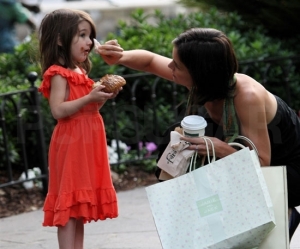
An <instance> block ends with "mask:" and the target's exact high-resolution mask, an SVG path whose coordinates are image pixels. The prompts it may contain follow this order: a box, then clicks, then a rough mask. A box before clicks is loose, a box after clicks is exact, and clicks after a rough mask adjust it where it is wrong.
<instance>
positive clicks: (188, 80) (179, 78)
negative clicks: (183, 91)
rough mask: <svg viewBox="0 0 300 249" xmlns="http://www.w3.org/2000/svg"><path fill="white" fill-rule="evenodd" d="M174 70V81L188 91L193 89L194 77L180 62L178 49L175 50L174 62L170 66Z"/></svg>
mask: <svg viewBox="0 0 300 249" xmlns="http://www.w3.org/2000/svg"><path fill="white" fill-rule="evenodd" d="M168 67H169V68H170V69H171V70H172V74H173V81H174V82H175V83H177V84H180V85H183V86H185V87H187V88H188V89H191V88H192V86H193V80H192V77H191V75H190V73H189V71H188V69H187V68H186V67H185V65H184V64H183V63H181V61H180V60H179V57H178V53H177V48H176V47H174V48H173V60H172V62H171V63H170V64H169V65H168Z"/></svg>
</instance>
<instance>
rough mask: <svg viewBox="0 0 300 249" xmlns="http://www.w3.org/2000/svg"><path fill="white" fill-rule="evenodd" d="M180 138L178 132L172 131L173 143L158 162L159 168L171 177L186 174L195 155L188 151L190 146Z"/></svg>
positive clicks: (171, 142) (170, 143)
mask: <svg viewBox="0 0 300 249" xmlns="http://www.w3.org/2000/svg"><path fill="white" fill-rule="evenodd" d="M180 137H181V134H179V133H178V132H177V131H171V141H170V142H169V144H168V146H167V147H166V149H165V151H164V153H163V154H162V156H161V157H160V159H159V160H158V162H157V166H158V167H159V168H160V169H162V170H163V171H164V172H166V173H167V174H168V175H170V176H171V177H177V176H180V175H183V174H185V173H186V171H187V169H188V166H189V163H190V160H191V157H192V156H193V154H194V151H191V150H186V148H187V147H188V146H189V145H190V144H189V143H188V142H185V141H183V140H180Z"/></svg>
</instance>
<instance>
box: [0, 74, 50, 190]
mask: <svg viewBox="0 0 300 249" xmlns="http://www.w3.org/2000/svg"><path fill="white" fill-rule="evenodd" d="M36 79H37V74H36V73H31V74H29V76H28V80H29V82H30V84H31V86H30V88H29V89H28V90H20V91H14V92H9V93H4V94H0V100H1V104H0V105H1V106H0V127H1V130H0V131H1V133H0V134H1V138H2V139H1V140H0V141H1V144H0V147H2V150H3V158H2V163H3V164H4V165H5V168H6V179H7V180H6V181H5V182H0V188H2V187H7V186H11V185H15V184H21V183H23V182H28V181H32V180H41V181H42V185H43V190H44V191H45V192H46V191H47V182H48V181H47V179H48V173H47V168H48V167H47V158H46V147H45V142H44V133H43V123H42V115H41V111H40V102H39V99H40V98H39V96H38V92H37V88H36V87H35V86H34V82H35V81H36ZM29 133H30V135H28V134H29ZM29 136H30V137H31V138H33V137H34V140H35V142H36V143H35V144H31V143H30V142H29V140H28V138H29ZM12 140H13V141H12ZM11 142H13V143H14V144H13V147H14V149H15V150H17V151H18V154H19V156H20V157H21V160H20V162H21V165H19V167H18V168H20V169H22V170H23V171H24V173H25V175H26V179H23V180H21V179H18V180H16V179H15V177H14V176H13V170H14V167H13V164H12V160H11V157H12V156H13V155H11V149H10V147H11ZM29 150H31V151H33V153H34V154H32V153H31V156H29V155H30V154H29ZM33 158H34V159H35V160H34V161H35V164H36V165H35V166H36V167H38V168H39V169H40V170H41V174H40V175H39V176H35V177H32V178H31V177H28V170H29V169H31V168H32V167H33V165H32V164H31V163H30V161H33V160H32V159H33Z"/></svg>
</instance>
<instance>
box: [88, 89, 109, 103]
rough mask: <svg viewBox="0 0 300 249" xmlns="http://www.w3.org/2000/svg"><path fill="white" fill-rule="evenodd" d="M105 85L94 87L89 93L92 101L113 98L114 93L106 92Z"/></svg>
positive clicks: (99, 101)
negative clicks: (104, 90)
mask: <svg viewBox="0 0 300 249" xmlns="http://www.w3.org/2000/svg"><path fill="white" fill-rule="evenodd" d="M104 88H105V86H102V85H99V86H97V87H95V88H94V89H92V91H91V92H90V93H89V96H90V101H91V102H98V103H103V102H105V101H106V100H108V99H111V98H113V96H114V93H105V92H103V91H102V89H104Z"/></svg>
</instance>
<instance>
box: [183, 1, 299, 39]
mask: <svg viewBox="0 0 300 249" xmlns="http://www.w3.org/2000/svg"><path fill="white" fill-rule="evenodd" d="M179 2H180V3H182V4H184V5H186V6H193V7H199V8H201V9H202V10H204V11H205V10H207V9H209V8H211V7H216V8H218V9H219V10H223V11H225V12H232V11H236V12H237V13H238V14H240V15H241V16H242V17H243V19H244V20H245V21H247V22H248V24H249V28H251V27H253V26H256V25H258V24H259V25H263V26H264V27H265V28H266V29H267V31H268V34H269V35H271V36H276V37H279V38H290V37H295V36H296V35H297V36H299V35H300V30H299V26H300V16H299V11H300V1H299V0H246V1H243V0H179Z"/></svg>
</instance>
